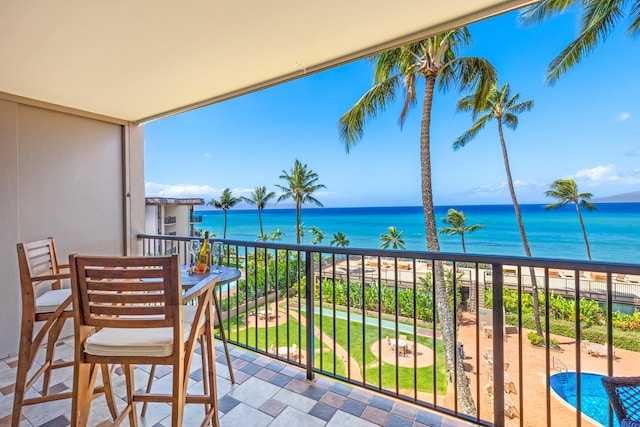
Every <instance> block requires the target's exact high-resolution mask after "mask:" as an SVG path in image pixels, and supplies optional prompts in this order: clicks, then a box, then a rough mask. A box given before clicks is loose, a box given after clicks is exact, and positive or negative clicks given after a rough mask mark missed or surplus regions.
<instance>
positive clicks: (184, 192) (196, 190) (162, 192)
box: [144, 182, 222, 198]
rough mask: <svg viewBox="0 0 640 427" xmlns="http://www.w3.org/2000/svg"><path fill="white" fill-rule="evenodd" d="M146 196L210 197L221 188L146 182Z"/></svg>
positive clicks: (218, 192)
mask: <svg viewBox="0 0 640 427" xmlns="http://www.w3.org/2000/svg"><path fill="white" fill-rule="evenodd" d="M144 189H145V194H146V196H147V197H202V198H211V197H213V196H214V195H218V194H220V193H221V191H222V190H220V189H217V188H214V187H210V186H208V185H195V184H158V183H155V182H147V183H145V186H144Z"/></svg>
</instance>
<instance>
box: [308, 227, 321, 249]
mask: <svg viewBox="0 0 640 427" xmlns="http://www.w3.org/2000/svg"><path fill="white" fill-rule="evenodd" d="M309 232H310V233H311V234H313V240H312V241H311V244H312V245H319V244H321V243H322V241H323V240H324V232H323V231H322V230H320V229H319V228H318V227H316V226H313V227H311V228H309Z"/></svg>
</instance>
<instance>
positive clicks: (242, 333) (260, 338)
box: [224, 316, 347, 376]
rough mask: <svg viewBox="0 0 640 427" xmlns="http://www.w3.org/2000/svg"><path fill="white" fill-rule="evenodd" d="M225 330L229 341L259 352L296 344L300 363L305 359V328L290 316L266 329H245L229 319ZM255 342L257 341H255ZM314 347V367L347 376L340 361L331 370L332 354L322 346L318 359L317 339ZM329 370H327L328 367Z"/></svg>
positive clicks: (235, 320) (234, 318)
mask: <svg viewBox="0 0 640 427" xmlns="http://www.w3.org/2000/svg"><path fill="white" fill-rule="evenodd" d="M224 324H225V328H227V327H229V326H231V332H230V333H229V336H228V337H227V338H228V339H229V340H231V341H235V342H239V343H241V344H245V345H247V346H249V347H254V348H257V349H260V350H267V349H268V348H270V347H271V346H274V347H286V346H287V342H288V343H289V347H291V346H293V344H296V346H298V347H299V348H300V349H302V356H303V359H302V361H303V362H304V361H305V359H304V358H306V348H307V339H306V328H304V327H302V326H301V325H300V323H299V322H298V321H297V320H296V319H295V318H294V317H292V316H289V321H288V322H287V323H284V324H280V325H278V327H276V326H270V327H268V328H245V327H244V324H243V323H240V324H238V320H237V318H236V317H232V318H230V319H229V320H228V321H225V322H224ZM287 330H288V331H289V337H288V338H289V339H288V340H287ZM256 340H257V341H256ZM256 343H257V345H256ZM314 347H315V348H316V356H315V358H314V362H315V367H316V368H318V369H320V366H321V365H320V364H321V363H322V366H323V368H324V370H326V371H329V372H331V373H334V374H336V375H342V376H346V375H347V368H346V366H345V364H344V363H343V362H342V361H341V360H339V359H338V360H337V361H336V369H335V372H334V370H333V357H332V354H333V352H332V351H330V350H329V348H328V347H327V346H324V349H323V351H322V352H321V357H318V355H319V354H320V352H319V351H318V349H319V348H320V340H319V339H318V337H315V339H314ZM329 366H330V367H331V369H328V367H329Z"/></svg>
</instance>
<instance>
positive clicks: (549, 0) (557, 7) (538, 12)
mask: <svg viewBox="0 0 640 427" xmlns="http://www.w3.org/2000/svg"><path fill="white" fill-rule="evenodd" d="M576 3H580V0H545V1H541V2H539V3H536V4H534V5H532V6H528V7H525V8H524V9H523V10H522V11H521V12H520V14H519V15H518V21H519V22H520V23H521V24H524V25H534V24H538V23H540V22H542V21H544V20H545V19H547V18H548V17H550V16H553V15H556V14H560V13H562V12H564V11H566V10H567V9H568V8H569V7H571V6H573V5H574V4H576Z"/></svg>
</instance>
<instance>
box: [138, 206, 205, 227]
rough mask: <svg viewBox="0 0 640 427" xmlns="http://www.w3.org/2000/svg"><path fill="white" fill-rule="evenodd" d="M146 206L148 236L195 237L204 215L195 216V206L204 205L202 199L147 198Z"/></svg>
mask: <svg viewBox="0 0 640 427" xmlns="http://www.w3.org/2000/svg"><path fill="white" fill-rule="evenodd" d="M145 205H146V206H145V233H146V234H164V235H167V236H193V234H194V229H195V225H196V224H199V223H201V222H202V215H194V206H196V205H198V206H199V205H204V200H202V199H197V198H192V199H175V198H164V197H147V198H145Z"/></svg>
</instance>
